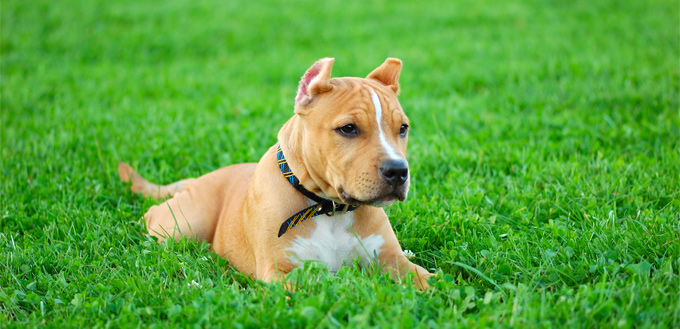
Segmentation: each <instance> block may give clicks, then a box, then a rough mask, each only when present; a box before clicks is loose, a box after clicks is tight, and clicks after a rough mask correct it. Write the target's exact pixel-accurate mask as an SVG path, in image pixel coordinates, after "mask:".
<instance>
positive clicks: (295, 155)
mask: <svg viewBox="0 0 680 329" xmlns="http://www.w3.org/2000/svg"><path fill="white" fill-rule="evenodd" d="M301 120H302V119H301V118H300V116H299V115H297V114H296V115H294V116H293V117H292V118H290V119H289V120H288V121H287V122H286V123H285V124H284V125H283V127H281V130H279V134H278V140H279V145H281V149H282V150H283V152H284V154H286V160H287V161H288V165H289V166H290V169H291V171H292V172H294V173H295V176H297V178H298V179H299V180H300V184H302V185H303V186H304V187H305V188H306V189H308V190H309V191H310V192H312V193H314V194H316V195H319V196H321V197H328V196H327V195H326V193H324V190H326V191H328V190H332V189H333V188H332V187H331V186H330V185H329V184H328V183H326V182H325V181H324V180H323V179H322V178H321V177H317V176H315V175H314V173H313V172H312V171H310V170H309V168H307V166H306V165H305V161H303V159H302V157H303V154H302V150H303V147H302V139H303V136H302V134H303V133H304V129H303V127H301V126H302V122H301ZM330 199H336V198H330ZM334 201H340V200H334Z"/></svg>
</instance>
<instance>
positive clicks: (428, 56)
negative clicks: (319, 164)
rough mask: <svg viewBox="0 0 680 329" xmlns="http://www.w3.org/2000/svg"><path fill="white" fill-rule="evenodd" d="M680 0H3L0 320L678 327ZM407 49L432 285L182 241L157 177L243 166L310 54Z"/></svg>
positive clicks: (419, 232)
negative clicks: (143, 188) (260, 258)
mask: <svg viewBox="0 0 680 329" xmlns="http://www.w3.org/2000/svg"><path fill="white" fill-rule="evenodd" d="M679 11H680V8H679V7H678V3H677V1H670V0H668V1H666V0H663V1H657V0H650V1H596V0H583V1H538V0H536V1H517V0H512V1H502V0H494V1H491V0H485V1H470V2H463V1H448V0H441V1H413V2H406V1H372V2H367V1H336V0H328V1H319V2H317V1H308V0H305V1H298V2H283V1H280V2H277V1H269V0H266V1H207V0H168V1H148V0H142V1H139V0H135V1H132V0H119V1H94V0H63V1H51V0H35V1H22V0H0V86H1V89H0V110H1V112H0V133H1V135H0V137H1V144H0V145H1V146H2V149H1V151H0V169H1V173H2V180H1V181H0V327H27V326H28V327H39V326H43V325H46V326H48V327H58V328H65V327H160V328H166V327H168V326H170V327H174V326H181V327H188V326H192V327H227V328H229V327H233V328H238V327H243V328H297V327H358V328H364V327H378V328H399V327H401V328H412V327H432V328H468V327H471V328H476V327H499V328H507V327H518V328H525V327H530V328H535V327H539V328H552V327H576V328H603V327H617V328H633V327H634V328H657V327H660V328H663V327H678V326H680V294H679V292H678V291H680V128H679V127H680V119H679V116H680V112H679V108H680V96H679V94H680V82H679V81H680V73H679V72H680V32H679V30H678V26H680V12H679ZM326 56H331V57H335V58H336V62H335V65H334V68H333V70H334V72H333V73H334V76H365V75H366V74H368V73H369V72H370V71H371V70H372V69H373V68H375V67H376V66H378V65H379V64H380V63H382V62H383V60H384V59H385V58H386V57H388V56H391V57H398V58H401V59H402V60H403V62H404V68H403V71H402V75H401V80H400V82H401V86H402V94H401V96H400V99H401V103H402V106H403V107H404V109H405V110H406V112H407V114H408V115H409V117H410V121H411V128H412V129H411V133H410V134H411V135H410V147H409V155H408V159H409V162H410V164H411V170H412V175H413V182H412V189H411V192H410V194H409V198H408V199H407V200H406V201H405V202H402V203H399V204H396V205H394V206H392V207H390V208H387V209H386V211H387V212H388V214H389V215H390V218H391V221H392V224H393V227H394V229H395V231H396V234H397V237H398V238H399V239H400V241H401V243H402V246H403V248H404V249H408V250H411V251H413V252H414V253H415V255H416V257H415V258H414V260H413V261H414V262H416V263H417V264H420V265H422V266H423V267H425V268H428V269H430V270H431V271H436V272H437V273H438V274H437V277H436V279H435V280H434V281H432V286H433V288H432V289H430V290H427V291H424V292H421V291H418V290H417V289H415V288H414V287H411V286H402V285H400V284H398V283H395V282H393V281H391V280H390V279H388V278H386V277H383V276H380V275H376V274H371V273H364V272H362V270H360V269H356V268H345V269H343V270H341V271H340V272H339V273H338V274H337V275H331V274H329V273H328V271H327V270H326V269H324V268H321V267H319V266H314V265H313V264H308V265H307V266H305V267H304V268H301V269H299V271H296V272H294V273H292V274H291V277H292V278H293V279H295V280H298V282H300V283H301V287H300V289H298V290H297V291H296V292H294V293H291V292H288V291H286V290H285V289H284V288H283V287H282V286H280V285H276V284H264V283H261V282H257V281H253V280H252V279H250V278H248V277H246V276H244V275H242V274H239V273H238V272H236V271H235V270H234V269H233V268H231V267H230V266H229V264H228V263H227V262H226V261H225V260H224V259H221V258H219V257H217V256H216V255H215V254H213V253H211V252H210V251H209V250H208V249H209V246H208V245H207V244H205V243H197V242H194V241H189V240H182V241H179V242H172V243H168V244H162V245H161V244H157V243H155V242H154V240H152V239H151V238H149V237H148V236H146V235H145V234H144V227H143V224H141V223H140V222H139V219H140V218H141V216H142V215H143V214H144V212H145V210H146V209H147V208H148V207H150V206H151V205H153V204H154V201H152V200H145V199H144V198H142V197H141V196H138V195H134V194H132V193H131V192H130V191H129V190H128V188H127V186H126V185H125V184H123V183H122V182H120V181H119V180H118V178H117V175H116V165H117V161H118V160H124V161H128V162H129V163H130V164H132V165H133V166H134V167H136V168H137V169H138V170H139V171H140V173H142V174H143V175H145V176H146V177H148V178H149V179H151V180H153V181H157V182H164V183H167V182H172V181H175V180H178V179H180V178H186V177H190V176H199V175H201V174H203V173H207V172H209V171H211V170H214V169H217V168H220V167H222V166H226V165H230V164H233V163H238V162H244V161H257V160H258V159H259V157H260V155H261V154H262V153H263V152H264V151H265V150H266V149H267V148H268V147H269V146H270V145H273V144H274V143H276V134H277V131H278V128H279V127H280V126H281V125H282V124H283V123H284V122H285V120H287V119H288V118H289V117H290V116H291V115H292V114H293V108H292V106H293V99H294V97H295V92H296V88H297V82H298V81H299V78H300V76H301V75H302V74H303V73H304V71H305V70H306V69H307V68H308V67H309V66H310V65H311V64H312V63H313V62H314V61H315V60H316V59H318V58H321V57H326Z"/></svg>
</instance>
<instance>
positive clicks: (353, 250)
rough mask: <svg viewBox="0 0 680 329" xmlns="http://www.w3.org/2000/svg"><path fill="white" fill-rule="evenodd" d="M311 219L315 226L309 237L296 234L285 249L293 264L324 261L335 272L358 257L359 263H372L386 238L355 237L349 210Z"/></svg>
mask: <svg viewBox="0 0 680 329" xmlns="http://www.w3.org/2000/svg"><path fill="white" fill-rule="evenodd" d="M310 220H313V221H314V222H315V223H316V228H315V229H314V230H313V231H312V233H311V234H310V235H309V237H307V238H304V237H301V236H298V237H297V238H295V240H293V244H292V246H291V247H290V248H288V251H289V252H291V255H290V259H291V261H292V262H293V263H294V264H295V265H301V264H302V261H307V260H314V261H320V262H323V263H326V264H327V265H328V270H329V271H331V272H337V271H338V270H339V269H340V267H342V266H343V265H344V264H349V263H351V262H352V261H354V260H357V259H359V260H360V264H361V265H368V264H371V263H372V262H373V261H374V260H375V259H376V257H377V256H378V254H379V253H380V247H381V246H382V245H383V243H384V242H385V240H384V239H383V237H382V236H381V235H377V234H371V235H369V236H367V237H365V238H363V239H362V238H360V237H358V236H357V235H356V234H355V233H354V232H353V231H352V229H351V226H352V224H353V223H354V214H353V213H351V212H349V213H345V214H341V215H335V216H330V217H329V216H326V215H321V216H316V217H314V218H312V219H310Z"/></svg>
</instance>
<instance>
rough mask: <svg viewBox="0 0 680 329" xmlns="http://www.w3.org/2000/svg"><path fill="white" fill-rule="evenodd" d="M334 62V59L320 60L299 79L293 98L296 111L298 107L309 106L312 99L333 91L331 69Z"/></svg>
mask: <svg viewBox="0 0 680 329" xmlns="http://www.w3.org/2000/svg"><path fill="white" fill-rule="evenodd" d="M334 61H335V59H334V58H328V57H326V58H322V59H320V60H318V61H316V63H314V65H312V67H310V68H309V69H307V72H305V75H303V76H302V79H300V85H299V86H298V92H297V95H296V96H295V108H296V111H297V108H298V107H304V106H306V105H307V104H309V103H310V102H311V101H312V100H313V99H314V97H316V96H318V95H320V94H323V93H326V92H329V91H331V89H333V86H332V85H331V69H332V68H333V62H334Z"/></svg>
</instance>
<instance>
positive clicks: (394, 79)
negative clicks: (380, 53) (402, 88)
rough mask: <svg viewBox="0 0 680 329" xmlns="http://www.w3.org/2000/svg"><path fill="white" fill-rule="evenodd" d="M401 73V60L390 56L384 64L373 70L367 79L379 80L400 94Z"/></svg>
mask: <svg viewBox="0 0 680 329" xmlns="http://www.w3.org/2000/svg"><path fill="white" fill-rule="evenodd" d="M399 73H401V60H399V59H398V58H392V57H389V58H387V59H386V60H385V62H384V63H382V65H380V66H378V68H376V69H375V70H373V72H371V73H370V74H369V75H368V76H367V77H366V79H373V80H378V81H380V82H382V83H384V84H385V85H386V86H388V87H390V88H392V90H393V91H394V93H395V94H397V95H399Z"/></svg>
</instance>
